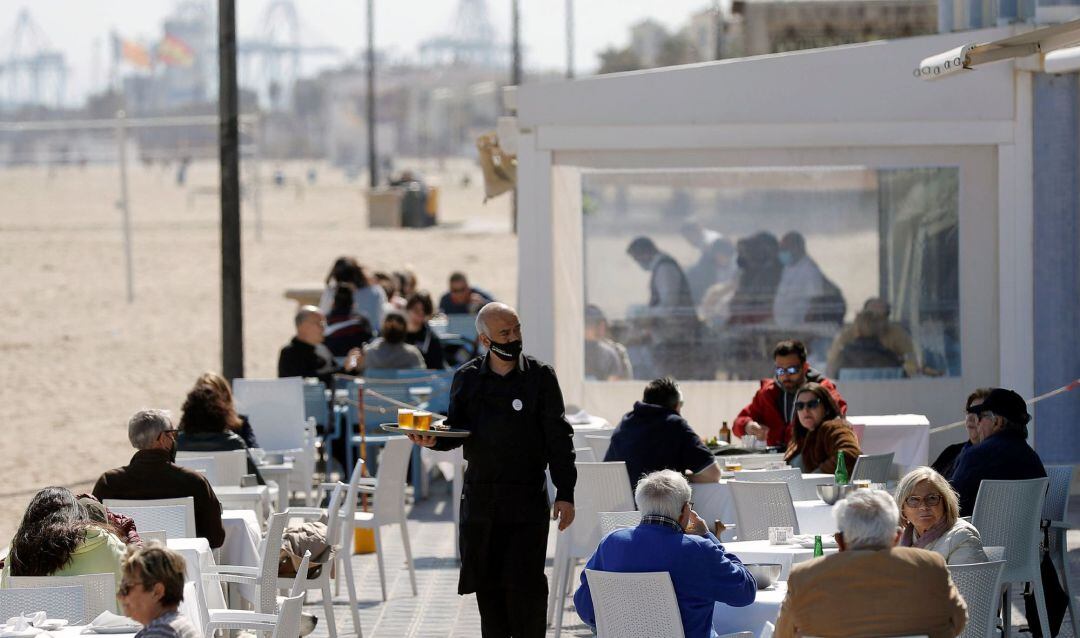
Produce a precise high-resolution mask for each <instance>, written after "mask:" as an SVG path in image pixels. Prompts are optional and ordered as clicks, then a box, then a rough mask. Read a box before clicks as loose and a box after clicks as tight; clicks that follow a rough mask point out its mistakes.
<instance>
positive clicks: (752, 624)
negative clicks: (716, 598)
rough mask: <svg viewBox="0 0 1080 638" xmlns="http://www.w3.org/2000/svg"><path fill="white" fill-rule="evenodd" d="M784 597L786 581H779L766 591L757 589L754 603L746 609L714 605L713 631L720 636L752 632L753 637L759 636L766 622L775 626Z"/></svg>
mask: <svg viewBox="0 0 1080 638" xmlns="http://www.w3.org/2000/svg"><path fill="white" fill-rule="evenodd" d="M786 595H787V581H780V582H778V583H773V586H772V587H770V588H768V589H759V590H758V593H757V597H756V598H755V599H754V602H753V603H751V604H749V605H747V606H746V607H729V606H728V605H725V604H724V603H716V606H715V607H714V608H713V617H712V624H713V631H715V632H716V633H717V634H718V635H720V636H723V635H725V634H734V633H738V632H740V631H752V632H754V636H760V635H761V630H762V629H763V628H764V627H765V623H766V622H771V623H772V624H774V625H775V624H776V617H777V616H778V615H780V604H781V603H783V602H784V596H786Z"/></svg>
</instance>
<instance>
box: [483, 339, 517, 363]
mask: <svg viewBox="0 0 1080 638" xmlns="http://www.w3.org/2000/svg"><path fill="white" fill-rule="evenodd" d="M488 350H491V351H492V352H493V353H495V356H496V357H498V358H500V359H502V360H503V361H516V360H517V358H518V356H520V355H521V339H518V340H517V341H507V342H506V343H495V342H494V341H492V342H491V345H490V346H489V347H488Z"/></svg>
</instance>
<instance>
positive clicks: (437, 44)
mask: <svg viewBox="0 0 1080 638" xmlns="http://www.w3.org/2000/svg"><path fill="white" fill-rule="evenodd" d="M420 57H421V60H422V61H423V62H424V63H425V64H434V65H461V66H473V67H481V68H488V69H495V68H503V67H505V66H506V64H507V61H508V56H507V54H506V52H505V50H504V47H503V46H502V45H500V44H499V42H498V41H497V40H496V35H495V28H494V27H493V26H491V19H490V18H489V17H488V7H487V2H486V0H459V1H458V6H457V14H456V17H455V18H454V29H453V31H452V32H451V33H449V34H446V35H441V36H437V37H434V38H431V39H428V40H425V41H424V42H423V43H421V44H420Z"/></svg>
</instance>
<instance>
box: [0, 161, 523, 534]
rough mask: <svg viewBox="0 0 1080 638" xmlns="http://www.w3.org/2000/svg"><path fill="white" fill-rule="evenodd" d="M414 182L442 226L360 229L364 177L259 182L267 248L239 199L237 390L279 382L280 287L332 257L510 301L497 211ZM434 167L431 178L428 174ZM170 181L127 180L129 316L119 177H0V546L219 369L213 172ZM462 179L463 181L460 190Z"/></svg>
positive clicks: (320, 272)
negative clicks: (431, 200) (405, 270)
mask: <svg viewBox="0 0 1080 638" xmlns="http://www.w3.org/2000/svg"><path fill="white" fill-rule="evenodd" d="M398 165H399V167H401V168H406V167H418V168H420V170H421V171H422V172H424V173H425V174H427V175H429V176H431V181H432V182H433V183H436V184H438V185H439V186H440V189H441V192H440V221H441V222H443V225H440V226H439V227H435V228H432V229H425V230H398V229H393V230H390V229H369V228H367V212H366V207H365V204H364V186H363V184H364V183H366V175H365V176H362V178H361V179H360V180H358V181H357V182H352V183H350V182H348V181H347V180H346V179H345V177H344V176H343V175H342V173H341V172H340V171H338V170H335V169H332V168H330V167H329V166H326V165H316V166H317V168H318V178H317V181H316V182H315V183H314V184H309V183H307V180H306V177H305V175H306V172H307V170H308V168H309V166H312V165H311V164H308V163H296V164H288V165H282V166H280V168H281V170H282V171H283V172H284V174H285V176H286V178H287V181H286V184H285V186H284V187H276V186H274V185H272V184H270V183H269V182H270V179H269V175H270V173H271V171H272V170H273V166H271V163H270V162H267V163H266V164H265V165H264V168H263V171H262V172H263V180H264V185H263V189H262V216H263V236H262V241H260V242H257V241H256V239H255V233H254V211H253V206H252V203H251V201H250V200H248V199H245V201H244V210H243V215H244V219H243V223H244V243H243V260H244V270H243V277H244V299H243V303H244V344H245V375H246V376H249V377H271V376H275V374H276V363H277V353H278V350H279V349H280V347H281V346H282V345H284V344H285V343H286V342H287V341H288V340H289V338H290V337H291V335H292V333H293V326H292V316H293V312H294V310H295V307H296V306H295V303H294V302H293V301H291V300H289V299H286V298H285V297H284V296H283V293H284V291H285V289H286V288H288V287H290V286H295V285H304V284H317V283H319V282H321V281H322V280H323V278H324V277H325V276H326V273H327V271H328V270H329V268H330V266H331V265H332V263H333V261H334V259H335V258H336V257H337V256H338V255H341V254H351V255H355V256H356V257H357V258H358V259H359V260H360V261H361V263H363V264H365V265H367V266H368V267H369V268H371V269H372V270H394V269H399V268H402V267H403V266H405V265H406V264H408V265H411V266H412V267H413V268H414V270H415V271H416V272H417V274H418V276H419V281H420V286H421V288H425V289H428V290H430V291H431V292H432V294H433V296H434V295H438V294H441V293H442V292H444V291H445V289H446V286H447V283H446V279H447V276H448V275H449V274H450V272H452V271H454V270H459V269H460V270H464V271H465V272H466V273H468V274H469V275H470V277H471V279H472V280H473V281H474V283H476V284H477V285H479V286H481V287H483V288H485V289H487V290H489V291H491V292H492V293H494V294H495V296H496V297H498V298H499V299H505V300H510V301H511V302H512V301H513V300H514V299H515V298H516V292H517V290H516V289H517V283H516V277H517V241H516V240H515V238H514V236H513V235H512V234H511V233H510V202H509V199H508V198H507V196H503V197H501V198H499V199H496V200H492V201H490V202H488V203H487V204H483V203H482V201H483V186H482V183H481V182H480V174H479V171H478V170H477V169H476V168H475V167H474V166H473V164H472V163H470V162H467V161H449V162H447V163H446V166H445V170H443V171H439V170H437V167H436V166H435V165H434V163H432V164H431V165H430V166H425V165H417V164H415V163H414V164H412V165H410V164H409V163H408V162H405V161H399V163H398ZM428 169H430V170H428ZM174 170H175V169H174V168H173V169H163V168H161V167H156V166H155V167H144V166H138V165H133V166H132V167H131V169H130V201H131V216H132V222H133V236H134V242H133V254H134V272H135V278H134V281H135V301H134V303H131V304H129V303H128V302H127V300H126V298H125V284H124V260H123V244H122V235H121V229H120V220H121V215H120V212H119V210H118V209H117V208H116V206H115V203H116V201H117V199H118V193H119V180H118V169H117V167H116V166H111V165H100V166H89V167H87V168H85V169H79V168H75V167H69V168H63V169H58V170H56V171H55V172H54V173H53V174H51V175H50V172H49V171H48V170H47V169H45V168H18V169H5V170H3V171H0V281H3V286H2V291H3V294H2V295H0V361H2V363H3V365H0V428H2V430H0V431H2V441H3V443H2V447H0V451H2V457H3V459H4V463H3V464H2V465H0V546H6V545H7V544H8V541H9V539H10V537H11V535H12V533H13V532H14V530H15V528H16V527H17V526H18V523H19V520H20V517H21V515H22V512H23V509H24V508H25V506H26V503H27V502H28V501H29V499H30V498H31V496H32V495H33V494H34V493H35V492H36V491H37V490H38V489H40V488H42V487H45V486H47V485H66V486H68V487H71V488H72V489H73V490H76V491H89V490H90V488H91V487H92V485H93V481H94V480H95V479H96V478H97V476H98V475H99V474H100V473H101V472H102V471H103V470H105V469H108V468H110V467H114V466H117V465H122V464H124V463H126V461H127V460H128V459H129V458H130V456H131V454H132V449H131V447H130V445H129V444H128V441H127V434H126V422H127V419H128V417H129V416H130V415H131V414H132V413H133V412H134V411H136V410H138V409H140V408H143V407H160V408H166V409H169V410H171V411H172V412H173V414H174V416H175V417H176V418H179V408H180V405H181V404H182V402H183V400H184V396H185V394H186V392H187V390H188V389H189V388H190V386H191V384H192V382H193V381H194V380H195V378H196V377H197V376H198V375H199V374H200V373H202V372H204V371H206V370H220V365H221V363H220V361H221V355H220V348H221V340H220V252H219V230H218V215H219V209H218V199H217V193H216V190H215V188H214V187H215V186H216V184H217V172H216V171H217V164H216V163H215V162H203V163H198V164H195V165H193V166H192V168H191V170H190V171H189V175H188V182H187V185H186V186H178V185H177V184H176V181H175V175H174ZM465 175H468V177H469V178H470V179H469V183H468V184H465V183H463V180H462V177H463V176H465Z"/></svg>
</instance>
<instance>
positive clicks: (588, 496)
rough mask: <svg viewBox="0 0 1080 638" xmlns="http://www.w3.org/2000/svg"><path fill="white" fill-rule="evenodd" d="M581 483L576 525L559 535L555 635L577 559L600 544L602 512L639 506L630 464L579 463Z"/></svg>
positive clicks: (553, 591)
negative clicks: (631, 480) (633, 487)
mask: <svg viewBox="0 0 1080 638" xmlns="http://www.w3.org/2000/svg"><path fill="white" fill-rule="evenodd" d="M575 466H576V467H577V474H578V480H577V486H576V487H575V489H574V501H575V504H574V509H575V512H574V524H573V525H571V526H570V527H569V528H567V529H566V531H564V532H561V533H559V534H557V535H556V541H555V564H554V570H553V573H552V583H554V585H555V586H554V587H551V588H549V593H548V609H547V612H548V616H547V619H548V623H549V624H550V623H551V622H552V617H554V622H555V636H556V638H558V636H560V635H561V633H562V620H563V611H564V608H565V605H564V602H565V598H566V596H567V594H568V592H569V591H570V590H571V581H572V579H573V577H574V568H575V567H576V566H577V561H578V560H580V559H583V558H588V557H589V556H592V553H593V552H594V551H595V550H596V546H597V544H599V543H600V516H599V514H600V512H626V511H630V510H633V509H635V505H634V494H633V493H632V492H631V491H630V478H629V476H628V475H627V473H626V463H624V462H622V461H617V462H612V463H582V462H578V463H575Z"/></svg>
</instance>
